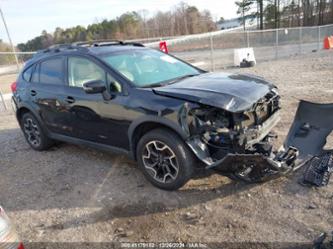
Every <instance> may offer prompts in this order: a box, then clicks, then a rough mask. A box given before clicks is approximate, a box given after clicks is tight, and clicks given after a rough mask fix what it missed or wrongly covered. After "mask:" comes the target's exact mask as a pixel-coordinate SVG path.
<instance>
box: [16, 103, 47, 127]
mask: <svg viewBox="0 0 333 249" xmlns="http://www.w3.org/2000/svg"><path fill="white" fill-rule="evenodd" d="M28 112H30V113H32V114H33V115H34V116H35V117H36V118H37V120H38V122H39V123H40V124H42V123H43V122H42V120H41V117H40V115H39V114H38V112H36V111H35V110H34V109H33V108H31V107H30V106H27V105H22V106H21V107H19V108H18V109H17V110H16V118H17V121H18V123H19V124H20V125H21V118H22V116H23V115H24V114H25V113H28Z"/></svg>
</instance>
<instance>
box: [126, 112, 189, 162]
mask: <svg viewBox="0 0 333 249" xmlns="http://www.w3.org/2000/svg"><path fill="white" fill-rule="evenodd" d="M157 128H163V129H167V130H169V131H172V132H174V133H176V134H177V135H178V136H179V137H180V138H181V139H183V140H185V139H187V134H186V133H185V132H184V131H183V130H182V129H181V127H180V126H179V125H178V124H177V123H175V122H173V121H171V120H169V119H166V118H163V117H156V116H149V117H147V116H145V117H143V118H140V119H138V120H136V121H134V122H133V123H132V124H131V125H130V128H129V130H128V137H129V143H130V151H131V156H132V157H133V159H135V160H136V146H137V144H138V142H139V140H140V138H141V137H142V136H143V135H144V134H146V133H147V132H148V131H150V130H153V129H157Z"/></svg>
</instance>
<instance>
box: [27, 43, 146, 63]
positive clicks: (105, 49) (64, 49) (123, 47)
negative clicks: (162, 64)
mask: <svg viewBox="0 0 333 249" xmlns="http://www.w3.org/2000/svg"><path fill="white" fill-rule="evenodd" d="M132 49H144V46H143V45H142V44H140V43H131V42H123V41H115V40H112V41H105V40H103V41H90V42H76V43H72V44H56V45H53V46H51V47H49V48H47V49H44V50H40V51H38V52H37V53H36V54H35V55H34V56H33V57H32V58H31V59H30V60H29V61H28V62H27V64H31V63H33V62H35V61H36V60H40V59H42V58H46V57H48V56H50V55H56V54H62V53H68V52H76V53H82V54H94V55H100V54H105V53H112V52H118V51H127V50H132Z"/></svg>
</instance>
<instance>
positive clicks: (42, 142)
mask: <svg viewBox="0 0 333 249" xmlns="http://www.w3.org/2000/svg"><path fill="white" fill-rule="evenodd" d="M29 126H30V127H29ZM21 129H22V131H23V134H24V137H25V139H26V140H27V142H28V144H29V145H30V147H31V148H32V149H34V150H37V151H43V150H47V149H49V148H50V147H51V146H52V145H53V144H54V141H53V140H51V139H50V138H48V137H47V135H46V134H45V131H44V130H43V128H42V126H41V125H40V123H39V122H38V120H37V118H35V116H34V115H33V114H32V113H30V112H27V113H24V114H23V116H22V118H21Z"/></svg>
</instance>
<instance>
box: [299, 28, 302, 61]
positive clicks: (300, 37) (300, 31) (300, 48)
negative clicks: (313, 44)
mask: <svg viewBox="0 0 333 249" xmlns="http://www.w3.org/2000/svg"><path fill="white" fill-rule="evenodd" d="M302 41H303V30H302V26H301V27H300V28H299V53H300V54H302Z"/></svg>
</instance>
